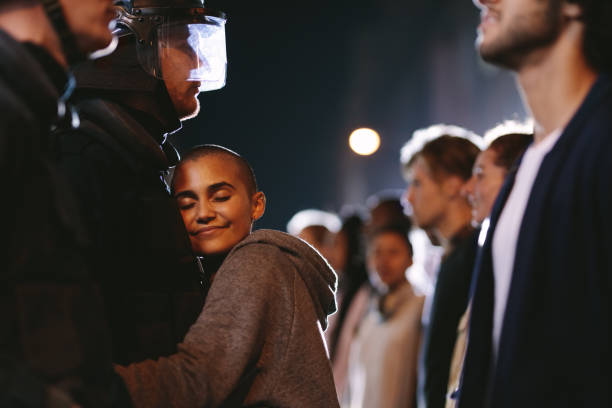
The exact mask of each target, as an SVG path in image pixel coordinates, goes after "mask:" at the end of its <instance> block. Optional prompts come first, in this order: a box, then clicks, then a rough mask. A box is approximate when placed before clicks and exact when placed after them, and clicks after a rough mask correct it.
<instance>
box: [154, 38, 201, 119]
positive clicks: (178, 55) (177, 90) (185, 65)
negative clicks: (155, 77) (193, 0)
mask: <svg viewBox="0 0 612 408" xmlns="http://www.w3.org/2000/svg"><path fill="white" fill-rule="evenodd" d="M188 37H189V32H188V30H187V29H185V30H184V31H182V32H179V31H177V32H174V33H173V37H172V38H171V39H170V41H169V44H171V45H172V47H165V48H164V49H163V52H162V53H161V55H160V58H161V69H162V73H163V77H164V83H165V85H166V89H167V90H168V95H170V99H171V100H172V104H173V105H174V109H175V110H176V112H177V113H178V115H179V118H180V119H181V120H186V119H190V118H193V117H195V116H197V114H198V113H199V112H200V102H199V101H198V94H199V93H200V90H199V87H200V82H198V81H188V80H187V79H188V78H189V76H190V72H191V70H192V69H194V68H196V67H197V65H198V57H197V55H196V54H195V52H194V51H193V49H192V48H191V46H190V45H189V44H188V42H187V38H188Z"/></svg>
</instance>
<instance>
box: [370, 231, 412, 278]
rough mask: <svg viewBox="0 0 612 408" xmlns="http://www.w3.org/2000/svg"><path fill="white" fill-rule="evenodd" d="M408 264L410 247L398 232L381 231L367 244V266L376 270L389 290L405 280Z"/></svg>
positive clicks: (410, 261) (409, 263)
mask: <svg viewBox="0 0 612 408" xmlns="http://www.w3.org/2000/svg"><path fill="white" fill-rule="evenodd" d="M410 265H412V255H410V249H409V248H408V246H407V245H406V241H405V239H404V238H402V237H401V236H400V235H399V234H398V233H396V232H382V233H380V234H378V235H376V236H375V237H374V238H373V239H372V240H371V241H370V243H369V244H368V267H369V269H370V270H374V271H376V273H377V274H378V276H379V277H380V280H381V281H383V283H384V284H385V285H387V286H388V287H389V289H390V290H393V289H395V288H396V287H397V286H398V285H399V284H400V283H402V282H404V281H406V269H408V267H409V266H410Z"/></svg>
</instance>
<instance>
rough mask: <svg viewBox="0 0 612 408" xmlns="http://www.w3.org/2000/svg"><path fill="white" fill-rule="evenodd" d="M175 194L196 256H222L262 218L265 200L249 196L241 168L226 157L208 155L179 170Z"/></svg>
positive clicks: (258, 194) (175, 181) (188, 163)
mask: <svg viewBox="0 0 612 408" xmlns="http://www.w3.org/2000/svg"><path fill="white" fill-rule="evenodd" d="M173 186H174V192H175V198H176V200H177V203H178V206H179V210H180V212H181V215H182V216H183V222H184V223H185V227H186V228H187V232H188V233H189V238H190V240H191V247H192V249H193V251H194V253H195V254H196V255H202V256H204V255H222V254H225V253H227V252H229V251H230V250H231V249H232V248H233V247H234V245H236V244H237V243H238V242H240V241H241V240H242V239H243V238H245V237H246V236H247V235H248V234H249V233H250V232H251V227H252V225H253V222H254V221H255V220H257V219H258V218H260V217H261V216H262V215H263V212H264V209H265V196H264V195H263V193H262V192H257V193H255V194H254V195H253V196H250V195H249V193H248V192H247V188H246V184H245V183H244V181H243V176H242V173H241V172H240V167H239V165H238V163H236V162H235V160H232V159H231V158H228V156H226V155H217V154H212V155H207V156H204V157H202V158H199V159H196V160H189V161H186V162H184V163H182V164H181V165H180V167H178V168H177V171H176V174H175V179H174V183H173Z"/></svg>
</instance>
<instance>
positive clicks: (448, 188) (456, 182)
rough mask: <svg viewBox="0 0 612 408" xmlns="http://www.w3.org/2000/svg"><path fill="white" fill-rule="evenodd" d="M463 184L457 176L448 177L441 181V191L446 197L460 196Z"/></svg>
mask: <svg viewBox="0 0 612 408" xmlns="http://www.w3.org/2000/svg"><path fill="white" fill-rule="evenodd" d="M464 184H465V182H464V181H463V180H462V179H461V177H458V176H448V177H446V179H445V180H444V181H442V191H444V194H446V196H447V197H449V198H453V197H456V196H457V195H461V194H462V192H463V189H464Z"/></svg>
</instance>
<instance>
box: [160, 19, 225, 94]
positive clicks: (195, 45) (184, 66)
mask: <svg viewBox="0 0 612 408" xmlns="http://www.w3.org/2000/svg"><path fill="white" fill-rule="evenodd" d="M208 18H209V19H211V22H212V23H196V24H184V23H182V24H179V23H169V24H163V25H161V26H160V27H159V28H158V29H157V35H158V37H157V38H158V53H159V56H160V58H162V59H163V58H170V59H171V60H172V66H173V70H175V71H178V72H179V73H180V74H181V75H183V77H184V79H185V81H197V82H200V83H201V85H200V87H199V90H200V91H212V90H215V89H220V88H222V87H223V86H224V85H225V79H226V69H227V54H226V47H225V20H222V19H215V21H213V20H212V18H210V17H208ZM161 74H162V79H164V78H163V77H164V76H166V75H168V74H164V72H162V73H161ZM172 74H173V75H176V72H173V73H172Z"/></svg>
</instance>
